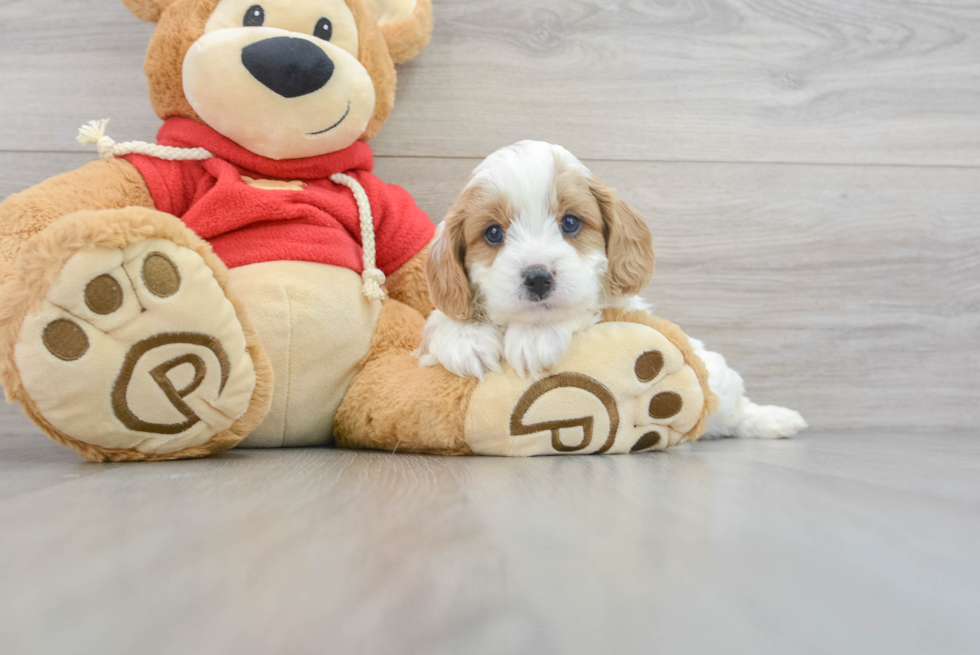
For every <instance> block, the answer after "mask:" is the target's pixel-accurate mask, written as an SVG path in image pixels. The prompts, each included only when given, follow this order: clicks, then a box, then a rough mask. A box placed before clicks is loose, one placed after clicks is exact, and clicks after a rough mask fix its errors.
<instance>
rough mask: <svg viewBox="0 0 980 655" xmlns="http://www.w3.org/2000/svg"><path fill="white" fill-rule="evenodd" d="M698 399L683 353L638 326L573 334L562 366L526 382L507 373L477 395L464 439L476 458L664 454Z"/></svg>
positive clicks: (693, 418)
mask: <svg viewBox="0 0 980 655" xmlns="http://www.w3.org/2000/svg"><path fill="white" fill-rule="evenodd" d="M703 409H704V395H703V393H702V390H701V385H700V383H699V381H698V379H697V375H695V373H694V371H693V370H692V369H691V368H690V366H688V365H687V362H686V361H685V360H684V355H683V353H682V352H681V351H680V349H679V348H677V346H675V345H674V344H672V343H671V342H670V341H669V340H668V339H667V338H666V337H664V336H663V335H662V334H661V333H659V332H657V331H656V330H654V329H653V328H650V327H647V326H645V325H640V324H637V323H601V324H599V325H596V326H594V327H591V328H589V329H588V330H585V331H583V332H581V333H579V334H577V335H576V336H575V338H574V339H573V340H572V344H571V346H570V347H569V349H568V352H567V353H566V355H565V357H564V358H563V359H562V361H561V363H560V364H559V365H558V366H556V367H555V368H554V369H552V370H551V371H550V372H549V374H547V375H546V376H544V377H543V378H541V379H539V380H536V381H534V382H532V383H531V384H530V385H529V384H528V382H527V381H526V380H523V379H522V378H520V377H519V376H518V375H517V374H516V373H515V372H513V371H512V370H505V371H504V372H502V373H494V374H490V375H488V376H487V377H486V378H485V379H484V381H483V382H482V383H480V384H479V385H478V386H477V387H476V389H475V390H474V393H473V397H472V398H471V399H470V405H469V408H468V411H467V415H466V441H467V444H468V445H469V446H470V448H471V449H472V450H473V451H474V452H475V453H477V454H485V455H515V456H525V455H548V454H600V453H630V452H643V451H649V450H662V449H664V448H667V447H668V446H670V445H673V444H675V443H677V442H678V441H680V440H681V439H682V438H683V436H684V434H686V433H687V432H689V431H690V430H691V429H692V428H693V427H694V426H695V425H696V424H697V422H698V420H699V419H700V417H701V413H702V411H703Z"/></svg>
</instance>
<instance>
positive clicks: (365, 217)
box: [330, 173, 385, 300]
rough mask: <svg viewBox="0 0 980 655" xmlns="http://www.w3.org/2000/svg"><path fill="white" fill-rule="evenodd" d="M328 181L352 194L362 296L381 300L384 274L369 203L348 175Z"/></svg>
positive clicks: (365, 194) (337, 174) (332, 177)
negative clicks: (358, 223)
mask: <svg viewBox="0 0 980 655" xmlns="http://www.w3.org/2000/svg"><path fill="white" fill-rule="evenodd" d="M330 181H331V182H333V183H334V184H342V185H344V186H345V187H347V188H348V189H350V190H351V191H353V192H354V200H355V201H357V211H358V213H359V214H360V216H361V250H363V251H364V272H363V273H361V279H362V280H364V295H365V296H367V297H368V298H370V299H371V300H383V299H384V297H385V290H384V289H382V288H381V285H382V284H384V283H385V274H384V273H383V272H381V269H379V268H378V267H377V262H376V261H375V259H376V254H377V253H376V251H375V248H376V244H375V242H374V217H373V216H372V215H371V202H370V201H369V200H368V197H367V193H366V192H365V191H364V187H362V186H361V185H360V183H359V182H358V181H357V180H355V179H354V178H352V177H351V176H350V175H344V174H343V173H334V174H333V175H331V176H330Z"/></svg>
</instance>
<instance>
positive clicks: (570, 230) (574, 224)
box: [561, 214, 582, 235]
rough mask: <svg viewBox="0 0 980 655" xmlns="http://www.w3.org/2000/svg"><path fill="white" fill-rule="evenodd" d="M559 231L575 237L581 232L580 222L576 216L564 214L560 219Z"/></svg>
mask: <svg viewBox="0 0 980 655" xmlns="http://www.w3.org/2000/svg"><path fill="white" fill-rule="evenodd" d="M561 231H562V232H564V233H565V234H568V235H576V234H578V233H579V232H581V231H582V221H580V220H579V219H578V217H576V216H572V215H571V214H565V215H564V216H563V217H562V219H561Z"/></svg>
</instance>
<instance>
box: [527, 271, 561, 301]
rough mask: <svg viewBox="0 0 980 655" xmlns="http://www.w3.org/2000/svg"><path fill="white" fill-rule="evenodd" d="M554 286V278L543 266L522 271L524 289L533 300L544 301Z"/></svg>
mask: <svg viewBox="0 0 980 655" xmlns="http://www.w3.org/2000/svg"><path fill="white" fill-rule="evenodd" d="M554 286H555V278H554V276H553V275H552V274H551V273H549V272H548V269H547V268H545V267H544V266H531V267H529V268H525V269H524V288H525V289H527V292H528V294H530V296H531V298H533V299H534V300H544V299H545V298H547V297H548V295H549V294H550V293H551V290H552V289H553V288H554Z"/></svg>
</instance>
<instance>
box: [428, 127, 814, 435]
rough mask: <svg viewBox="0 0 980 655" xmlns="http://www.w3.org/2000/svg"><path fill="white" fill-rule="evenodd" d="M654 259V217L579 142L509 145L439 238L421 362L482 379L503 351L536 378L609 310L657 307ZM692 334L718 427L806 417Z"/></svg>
mask: <svg viewBox="0 0 980 655" xmlns="http://www.w3.org/2000/svg"><path fill="white" fill-rule="evenodd" d="M653 264H654V254H653V237H652V236H651V234H650V230H649V228H648V227H647V224H646V222H645V221H644V220H643V218H642V217H640V215H639V214H637V213H636V211H634V210H633V208H632V207H630V206H629V205H628V204H626V203H625V202H624V201H622V200H621V199H620V198H618V197H617V196H616V194H615V193H614V192H613V191H612V190H611V189H609V188H608V187H606V186H605V185H604V184H603V183H602V182H601V181H599V179H598V178H596V177H595V176H594V175H592V173H591V172H590V171H589V169H588V168H586V167H585V166H584V165H583V164H582V163H581V162H580V161H579V160H578V159H576V158H575V157H574V156H573V155H572V154H571V153H570V152H568V151H567V150H565V149H564V148H562V147H561V146H557V145H552V144H549V143H543V142H541V141H521V142H519V143H517V144H514V145H512V146H508V147H506V148H501V149H500V150H498V151H497V152H495V153H493V154H492V155H490V156H489V157H487V158H486V159H485V160H484V161H483V162H482V163H481V164H480V165H479V166H478V167H477V168H476V170H475V171H474V172H473V175H472V176H471V178H470V180H469V182H468V183H467V185H466V187H465V188H464V189H463V192H462V193H461V195H460V197H459V199H458V200H457V201H456V204H455V205H454V206H453V207H452V209H450V211H449V213H448V215H447V216H446V220H445V221H444V222H443V223H442V225H441V226H440V228H439V232H438V233H437V236H436V238H435V240H434V241H433V243H432V246H431V247H430V250H429V260H428V266H427V270H426V272H427V276H428V282H429V292H430V294H431V295H432V301H433V304H434V305H435V306H436V310H435V311H434V312H432V314H431V315H430V316H429V319H428V321H427V323H426V326H425V332H424V335H423V340H422V346H421V348H420V349H419V351H418V352H417V354H418V357H419V363H420V364H421V365H422V366H435V365H438V364H441V365H442V366H444V367H445V368H446V369H447V370H449V371H450V372H452V373H455V374H456V375H460V376H471V377H478V378H482V377H483V375H484V374H485V373H486V372H487V371H488V370H491V371H496V370H499V369H500V366H501V360H505V361H506V362H507V363H508V364H509V365H510V366H511V367H513V368H514V369H515V370H517V371H518V372H519V373H520V374H521V375H524V376H531V377H538V376H540V375H541V374H542V373H544V372H545V371H547V370H548V369H549V368H550V367H552V366H554V365H555V364H557V363H558V362H559V360H560V359H561V358H562V356H563V355H564V354H565V351H566V350H567V348H568V345H569V343H570V342H571V339H572V335H573V334H574V333H575V332H578V331H579V330H582V329H584V328H586V327H588V326H590V325H594V324H595V323H597V322H599V320H600V318H601V315H602V310H603V309H606V308H609V307H630V308H633V309H639V308H642V309H648V308H649V306H648V305H647V304H646V303H645V302H644V301H643V300H642V299H640V298H639V296H638V295H637V294H639V292H640V291H641V290H642V289H643V288H644V287H645V286H646V285H647V284H648V283H649V281H650V278H651V276H652V275H653ZM692 343H693V344H694V346H695V348H696V350H697V352H698V355H699V356H700V357H701V358H702V359H703V360H704V362H705V364H706V365H707V367H708V372H709V385H710V386H711V389H712V390H713V391H714V392H715V393H716V394H717V395H718V397H719V409H718V410H717V411H716V412H715V413H714V414H713V415H712V416H711V417H710V418H709V421H708V426H707V434H708V435H713V436H739V437H769V438H775V437H788V436H792V435H793V434H796V432H798V431H799V430H801V429H802V428H804V427H806V423H805V422H804V420H803V418H802V417H801V416H800V415H799V414H798V413H796V412H794V411H792V410H789V409H785V408H782V407H774V406H767V407H762V406H759V405H756V404H754V403H752V402H750V401H749V400H748V399H747V398H746V397H745V395H744V385H743V382H742V378H741V377H740V376H739V375H738V373H736V372H735V371H733V370H732V369H730V368H728V366H727V365H726V364H725V360H724V358H723V357H722V356H721V355H719V354H717V353H712V352H708V351H705V350H704V346H703V344H701V343H700V342H698V341H692Z"/></svg>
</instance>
